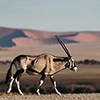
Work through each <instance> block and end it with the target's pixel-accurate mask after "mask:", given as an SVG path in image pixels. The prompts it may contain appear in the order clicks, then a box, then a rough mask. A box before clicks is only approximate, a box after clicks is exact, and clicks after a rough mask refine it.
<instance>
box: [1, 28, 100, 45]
mask: <svg viewBox="0 0 100 100" xmlns="http://www.w3.org/2000/svg"><path fill="white" fill-rule="evenodd" d="M56 34H57V35H59V36H60V37H61V38H62V39H63V41H64V42H65V43H77V42H94V41H100V32H96V31H95V32H94V31H88V32H48V31H39V30H31V29H17V28H16V29H13V28H6V27H0V47H30V46H40V45H51V44H57V43H58V42H57V40H56V38H55V35H56Z"/></svg>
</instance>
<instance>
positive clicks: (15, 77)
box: [7, 69, 24, 93]
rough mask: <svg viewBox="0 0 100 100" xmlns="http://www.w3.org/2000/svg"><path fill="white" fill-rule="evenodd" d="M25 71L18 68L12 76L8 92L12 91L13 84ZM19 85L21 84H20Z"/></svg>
mask: <svg viewBox="0 0 100 100" xmlns="http://www.w3.org/2000/svg"><path fill="white" fill-rule="evenodd" d="M23 72H24V70H23V69H20V70H18V71H17V72H16V73H15V74H14V75H13V76H12V77H11V82H10V85H9V89H8V91H7V93H10V92H11V90H12V84H13V82H14V80H15V79H17V78H18V77H19V76H20V75H21V74H22V73H23ZM18 85H19V84H18ZM18 85H17V88H18Z"/></svg>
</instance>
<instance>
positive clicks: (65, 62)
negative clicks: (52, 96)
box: [5, 35, 77, 95]
mask: <svg viewBox="0 0 100 100" xmlns="http://www.w3.org/2000/svg"><path fill="white" fill-rule="evenodd" d="M56 38H57V40H58V41H59V43H60V44H61V46H62V47H63V49H64V51H65V52H66V53H67V55H68V57H57V56H54V55H52V54H47V53H45V54H41V55H37V56H30V55H19V56H17V57H15V59H14V60H13V61H12V63H11V65H10V68H9V70H8V72H7V75H6V81H5V84H7V83H8V82H9V81H10V84H9V89H8V91H7V93H9V92H10V91H11V89H12V84H13V81H14V80H15V82H16V84H17V88H18V91H19V93H20V94H21V95H23V93H22V91H21V90H20V85H19V79H20V77H21V75H22V73H23V72H26V73H27V74H29V75H35V74H37V75H42V77H41V79H40V81H39V86H38V88H37V94H38V95H40V92H39V89H40V87H41V85H42V84H43V82H44V79H45V77H46V76H49V77H50V80H51V82H52V83H53V85H54V89H55V91H56V92H57V94H59V95H61V93H60V92H59V91H58V90H57V88H56V81H54V79H53V76H54V74H55V73H57V72H59V71H61V70H64V69H66V68H69V69H71V70H72V71H77V67H76V65H75V62H74V59H73V58H72V56H71V54H70V53H69V50H68V49H67V47H66V46H65V44H64V43H63V41H62V40H61V38H60V37H59V36H57V35H56ZM13 64H14V65H15V67H16V73H15V74H14V75H13V76H12V65H13Z"/></svg>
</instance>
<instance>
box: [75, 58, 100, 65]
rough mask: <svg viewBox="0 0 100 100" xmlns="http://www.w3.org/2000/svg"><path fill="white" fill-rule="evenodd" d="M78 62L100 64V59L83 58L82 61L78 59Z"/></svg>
mask: <svg viewBox="0 0 100 100" xmlns="http://www.w3.org/2000/svg"><path fill="white" fill-rule="evenodd" d="M76 63H77V64H91V65H93V64H100V61H96V60H89V59H85V60H83V61H82V60H81V61H77V62H76Z"/></svg>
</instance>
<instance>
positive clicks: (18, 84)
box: [15, 75, 23, 95]
mask: <svg viewBox="0 0 100 100" xmlns="http://www.w3.org/2000/svg"><path fill="white" fill-rule="evenodd" d="M20 77H21V75H20V76H18V78H16V79H15V82H16V84H17V89H18V91H19V93H20V94H21V95H23V93H22V91H21V89H20V83H19V79H20Z"/></svg>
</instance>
